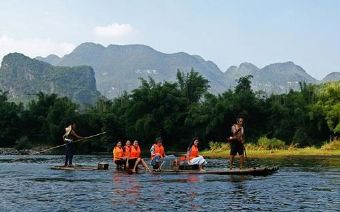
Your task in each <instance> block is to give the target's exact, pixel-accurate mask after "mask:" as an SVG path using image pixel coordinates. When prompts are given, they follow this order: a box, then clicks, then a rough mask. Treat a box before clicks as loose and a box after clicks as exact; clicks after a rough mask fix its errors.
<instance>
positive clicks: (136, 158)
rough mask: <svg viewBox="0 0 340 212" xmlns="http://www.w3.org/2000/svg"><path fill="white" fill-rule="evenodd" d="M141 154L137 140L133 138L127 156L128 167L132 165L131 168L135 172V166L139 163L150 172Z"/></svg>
mask: <svg viewBox="0 0 340 212" xmlns="http://www.w3.org/2000/svg"><path fill="white" fill-rule="evenodd" d="M141 154H142V151H141V149H140V147H139V145H138V141H137V140H135V141H134V142H133V145H132V146H131V151H130V155H129V157H128V164H129V167H133V169H132V172H133V173H136V168H137V166H138V164H140V163H141V164H142V165H143V166H144V167H145V169H146V170H148V171H149V172H151V171H150V169H149V167H148V166H147V165H146V163H145V162H144V160H143V159H142V157H141Z"/></svg>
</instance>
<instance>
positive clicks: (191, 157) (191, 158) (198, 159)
mask: <svg viewBox="0 0 340 212" xmlns="http://www.w3.org/2000/svg"><path fill="white" fill-rule="evenodd" d="M198 143H199V141H198V139H197V138H195V140H194V142H193V145H192V146H191V147H189V149H188V151H187V160H188V163H189V165H198V166H199V169H200V171H204V169H203V167H204V166H205V165H206V164H207V161H206V160H205V159H204V158H203V156H201V155H199V150H198Z"/></svg>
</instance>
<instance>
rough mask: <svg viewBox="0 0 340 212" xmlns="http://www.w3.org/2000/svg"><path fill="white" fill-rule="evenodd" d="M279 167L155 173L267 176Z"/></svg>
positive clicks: (161, 172)
mask: <svg viewBox="0 0 340 212" xmlns="http://www.w3.org/2000/svg"><path fill="white" fill-rule="evenodd" d="M278 169H279V167H277V166H275V167H258V168H255V167H254V168H247V169H232V170H229V169H223V170H206V171H199V170H160V171H156V172H153V174H199V175H205V174H210V175H253V176H267V175H270V174H273V173H274V172H276V171H277V170H278Z"/></svg>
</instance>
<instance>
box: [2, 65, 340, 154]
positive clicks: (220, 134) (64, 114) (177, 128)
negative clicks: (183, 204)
mask: <svg viewBox="0 0 340 212" xmlns="http://www.w3.org/2000/svg"><path fill="white" fill-rule="evenodd" d="M251 77H252V76H246V77H242V78H240V79H239V80H238V84H237V86H236V87H235V89H234V90H228V91H226V92H224V93H222V94H219V95H213V94H211V93H208V89H209V82H208V80H206V79H204V78H203V77H202V76H201V75H199V74H198V73H197V72H195V71H194V70H191V72H189V73H182V72H180V71H178V73H177V81H176V82H162V83H156V82H155V81H154V80H153V79H151V78H150V79H148V80H145V79H141V86H140V87H139V88H137V89H135V90H133V91H132V92H131V93H124V94H123V95H121V96H120V97H117V98H115V99H113V100H107V99H100V100H98V101H97V103H96V105H95V106H93V107H91V108H87V109H86V110H85V111H79V109H78V106H77V105H76V104H75V103H73V102H71V101H70V100H69V99H67V98H65V97H58V96H57V95H55V94H52V95H46V94H43V93H40V94H38V95H37V97H36V99H35V100H33V101H31V102H30V103H29V104H27V105H25V106H24V105H23V104H15V103H13V102H9V101H8V99H7V94H6V92H1V93H0V128H1V131H0V146H1V147H13V146H15V147H17V148H30V147H32V146H38V145H59V144H62V142H63V141H62V139H61V136H62V134H63V133H64V128H65V127H66V124H67V123H68V122H70V121H75V122H76V123H77V126H78V132H79V134H81V135H84V136H88V135H92V134H96V133H98V132H102V131H106V132H107V134H106V135H105V136H102V137H101V138H99V139H98V140H95V141H91V142H85V143H83V144H78V147H77V149H78V151H80V152H84V153H89V152H103V151H105V152H106V151H110V150H111V148H112V146H113V144H114V143H115V141H116V140H117V139H132V140H133V139H138V140H140V141H141V143H142V147H143V148H144V149H146V148H149V146H150V145H151V143H153V141H154V139H155V137H157V136H162V137H163V140H164V142H165V146H166V147H167V149H170V150H175V151H181V150H185V149H186V148H187V146H188V145H189V143H190V141H191V139H192V138H193V137H199V138H200V140H201V144H200V145H202V146H203V147H207V145H208V143H209V141H225V138H226V136H228V135H229V134H230V127H231V125H232V124H233V123H234V122H235V118H236V117H237V116H242V117H244V119H245V133H246V140H247V142H253V143H256V142H257V139H258V138H259V137H262V136H266V137H268V138H277V139H280V140H283V141H285V142H286V144H295V145H299V146H308V145H316V146H318V145H321V144H322V143H323V142H324V141H326V140H328V139H329V137H330V136H331V135H333V136H336V135H337V133H338V132H339V131H340V124H339V120H340V87H339V83H338V82H335V83H328V84H322V85H306V84H303V83H301V84H300V87H301V91H292V90H291V91H289V93H287V94H281V95H271V96H269V97H268V96H266V95H265V94H264V93H261V92H253V91H252V89H251Z"/></svg>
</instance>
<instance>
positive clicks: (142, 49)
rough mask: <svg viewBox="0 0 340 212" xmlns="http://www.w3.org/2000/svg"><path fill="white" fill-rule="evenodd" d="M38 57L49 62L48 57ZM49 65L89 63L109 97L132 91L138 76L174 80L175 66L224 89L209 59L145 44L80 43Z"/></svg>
mask: <svg viewBox="0 0 340 212" xmlns="http://www.w3.org/2000/svg"><path fill="white" fill-rule="evenodd" d="M39 59H40V60H43V61H46V62H51V61H50V60H48V58H39ZM55 61H56V60H53V63H52V64H53V65H62V66H77V65H89V66H91V67H93V69H94V70H95V73H96V80H97V87H98V90H99V91H100V92H101V93H102V94H104V95H105V96H107V97H109V98H112V97H114V96H117V95H119V94H120V93H122V92H123V91H124V90H128V91H130V90H132V89H134V88H137V87H138V86H139V85H140V81H139V79H138V78H140V77H142V78H148V76H151V77H152V78H154V79H155V80H156V81H164V80H168V81H169V80H170V81H174V80H175V79H176V73H177V69H180V70H181V71H183V72H189V71H190V70H191V68H194V69H195V70H196V71H199V72H200V74H202V75H203V76H204V77H205V78H207V79H208V80H209V81H210V85H211V91H212V92H214V93H218V92H222V91H224V90H225V88H226V82H225V80H224V77H223V73H222V72H221V70H220V69H219V68H218V67H217V65H216V64H214V63H213V62H211V61H205V60H204V59H203V58H201V57H199V56H192V55H189V54H187V53H184V52H180V53H174V54H165V53H162V52H159V51H156V50H154V49H153V48H151V47H149V46H145V45H124V46H121V45H109V46H107V47H104V46H102V45H100V44H94V43H83V44H81V45H79V46H78V47H76V48H75V49H74V50H73V52H71V53H70V54H67V55H65V56H64V57H62V58H61V60H60V61H57V62H55Z"/></svg>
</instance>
